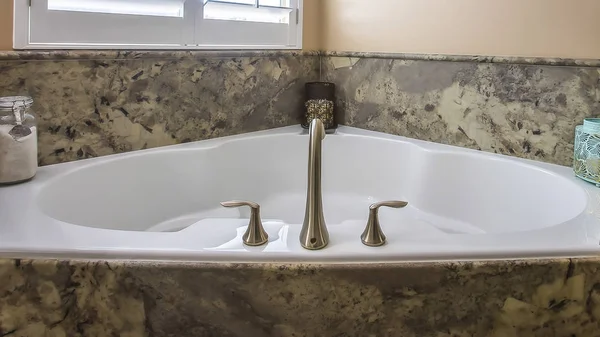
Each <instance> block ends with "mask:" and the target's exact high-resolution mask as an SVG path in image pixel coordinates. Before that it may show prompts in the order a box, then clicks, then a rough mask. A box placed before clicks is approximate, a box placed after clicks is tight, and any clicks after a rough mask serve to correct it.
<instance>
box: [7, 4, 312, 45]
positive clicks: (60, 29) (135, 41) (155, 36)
mask: <svg viewBox="0 0 600 337" xmlns="http://www.w3.org/2000/svg"><path fill="white" fill-rule="evenodd" d="M14 1H15V48H16V49H36V48H37V49H60V48H62V49H92V48H94V49H102V48H104V49H109V48H117V49H118V48H123V49H125V48H126V49H250V48H252V49H268V48H271V49H299V48H301V31H302V30H301V24H300V22H301V14H302V12H301V7H302V0H14Z"/></svg>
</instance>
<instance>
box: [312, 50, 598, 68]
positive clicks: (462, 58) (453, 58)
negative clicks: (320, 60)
mask: <svg viewBox="0 0 600 337" xmlns="http://www.w3.org/2000/svg"><path fill="white" fill-rule="evenodd" d="M321 54H322V55H323V56H332V57H353V58H380V59H398V60H414V61H446V62H472V63H506V64H530V65H544V66H574V67H575V66H576V67H600V59H570V58H558V57H554V58H552V57H524V56H482V55H443V54H416V53H374V52H343V51H342V52H340V51H326V52H322V53H321Z"/></svg>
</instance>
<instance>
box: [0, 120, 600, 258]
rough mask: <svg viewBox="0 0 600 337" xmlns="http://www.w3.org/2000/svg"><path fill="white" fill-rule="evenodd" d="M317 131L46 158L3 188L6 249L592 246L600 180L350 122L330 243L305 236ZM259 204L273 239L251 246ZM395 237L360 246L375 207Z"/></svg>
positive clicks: (332, 182) (561, 250)
mask: <svg viewBox="0 0 600 337" xmlns="http://www.w3.org/2000/svg"><path fill="white" fill-rule="evenodd" d="M307 152H308V135H306V134H304V133H303V132H302V130H301V129H300V127H286V128H280V129H275V130H270V131H264V132H257V133H250V134H245V135H240V136H234V137H227V138H220V139H214V140H208V141H202V142H196V143H189V144H183V145H176V146H170V147H163V148H158V149H151V150H145V151H138V152H133V153H127V154H121V155H113V156H108V157H103V158H97V159H91V160H84V161H78V162H71V163H66V164H59V165H53V166H47V167H43V168H41V169H40V170H39V173H38V175H37V177H36V178H35V179H34V180H33V181H31V182H29V183H25V184H21V185H16V186H10V187H1V188H0V253H1V254H2V255H3V256H20V257H29V256H49V257H82V258H83V257H86V258H135V259H159V260H197V261H238V262H252V261H282V262H283V261H321V262H371V261H408V260H448V259H497V258H519V257H523V258H525V257H550V256H591V255H596V254H598V253H599V252H600V246H599V240H600V218H599V214H598V212H599V211H600V189H598V188H596V187H595V186H593V185H591V184H588V183H586V182H583V181H580V180H578V179H576V178H575V177H574V176H573V174H572V171H571V169H570V168H568V167H562V166H556V165H550V164H544V163H539V162H534V161H529V160H522V159H515V158H510V157H506V156H501V155H494V154H489V153H483V152H478V151H472V150H467V149H462V148H457V147H451V146H445V145H439V144H434V143H428V142H422V141H417V140H412V139H407V138H403V137H397V136H392V135H386V134H382V133H376V132H370V131H365V130H360V129H355V128H350V127H340V128H339V129H338V131H337V133H336V134H334V135H328V136H327V137H326V138H325V139H324V141H323V207H324V210H325V219H326V222H327V224H328V229H329V233H330V239H331V241H330V244H329V246H327V247H326V248H325V249H323V250H319V251H309V250H305V249H303V248H302V247H301V246H300V242H299V233H300V229H301V225H302V221H303V216H304V208H305V195H306V184H307V182H306V181H307V155H308V154H307ZM231 199H246V200H251V201H255V202H257V203H259V204H260V205H261V215H262V221H263V224H264V227H265V229H266V231H267V233H268V234H269V236H270V241H269V243H268V244H266V245H264V246H260V247H248V246H245V245H243V243H242V239H241V236H242V234H243V233H244V231H245V228H246V225H247V223H248V217H249V210H247V209H226V208H223V207H221V206H220V205H219V202H221V201H226V200H231ZM388 199H399V200H405V201H408V203H409V205H408V206H407V207H406V208H403V209H381V211H380V221H381V225H382V228H383V231H384V232H385V234H386V235H387V238H388V242H387V244H386V245H384V246H382V247H367V246H364V245H363V244H362V243H361V240H360V234H361V233H362V231H363V229H364V227H365V225H366V222H367V217H368V206H369V204H371V203H373V202H377V201H382V200H388Z"/></svg>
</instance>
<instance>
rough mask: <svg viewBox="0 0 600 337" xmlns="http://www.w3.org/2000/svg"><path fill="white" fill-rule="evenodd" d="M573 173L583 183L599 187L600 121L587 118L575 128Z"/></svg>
mask: <svg viewBox="0 0 600 337" xmlns="http://www.w3.org/2000/svg"><path fill="white" fill-rule="evenodd" d="M573 171H574V172H575V175H576V176H577V177H579V178H581V179H583V180H585V181H589V182H590V183H593V184H596V186H598V187H600V119H599V118H587V119H585V120H584V121H583V125H578V126H577V127H575V149H574V153H573Z"/></svg>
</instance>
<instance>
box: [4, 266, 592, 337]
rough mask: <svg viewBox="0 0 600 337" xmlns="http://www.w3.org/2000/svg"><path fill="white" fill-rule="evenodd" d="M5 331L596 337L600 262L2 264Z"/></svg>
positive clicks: (9, 333)
mask: <svg viewBox="0 0 600 337" xmlns="http://www.w3.org/2000/svg"><path fill="white" fill-rule="evenodd" d="M0 277H1V278H2V280H3V282H1V283H0V293H1V294H2V296H0V335H2V336H19V337H21V336H48V337H50V336H69V337H75V336H129V337H134V336H178V337H185V336H190V337H191V336H194V337H202V336H240V337H241V336H244V337H263V336H281V337H292V336H295V337H301V336H307V337H308V336H361V337H362V336H403V337H412V336H415V337H416V336H419V337H422V336H459V337H463V336H465V337H466V336H491V337H505V336H506V337H508V336H543V337H547V336H578V337H586V336H590V337H591V336H598V335H599V334H600V323H599V322H600V264H599V263H598V260H597V259H593V260H592V259H590V260H585V259H580V260H569V259H559V260H529V261H496V262H458V263H407V264H384V265H317V264H314V265H304V264H290V265H279V264H266V265H259V264H247V265H245V264H201V263H184V264H181V263H156V262H120V261H77V260H72V261H55V260H14V259H5V260H2V261H1V262H0Z"/></svg>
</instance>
